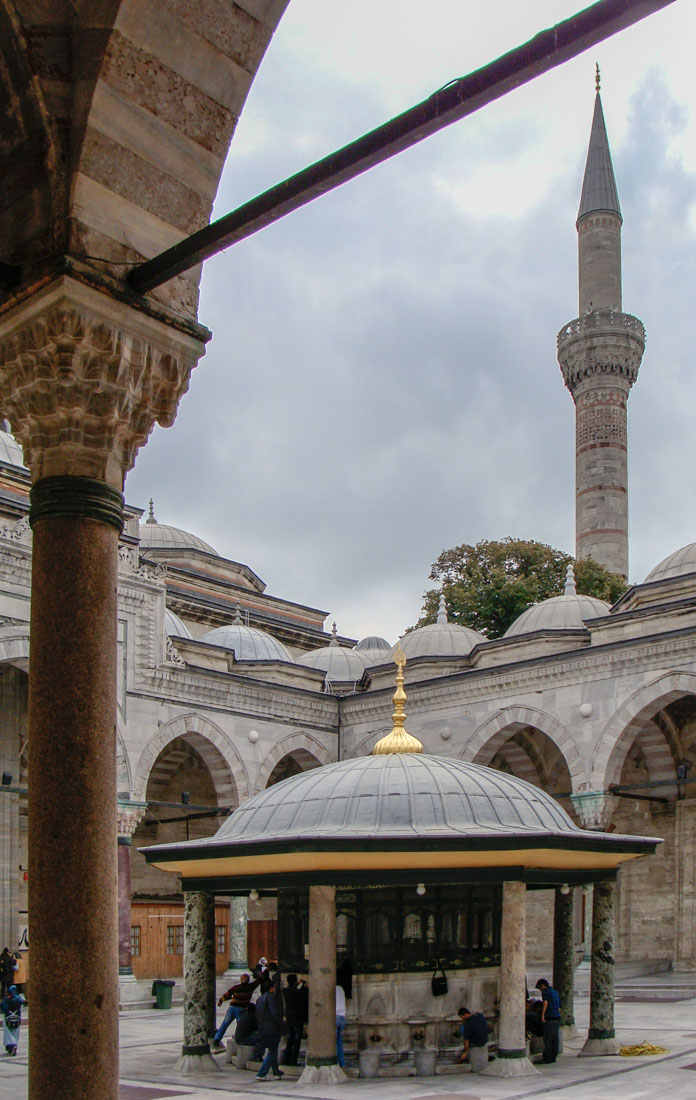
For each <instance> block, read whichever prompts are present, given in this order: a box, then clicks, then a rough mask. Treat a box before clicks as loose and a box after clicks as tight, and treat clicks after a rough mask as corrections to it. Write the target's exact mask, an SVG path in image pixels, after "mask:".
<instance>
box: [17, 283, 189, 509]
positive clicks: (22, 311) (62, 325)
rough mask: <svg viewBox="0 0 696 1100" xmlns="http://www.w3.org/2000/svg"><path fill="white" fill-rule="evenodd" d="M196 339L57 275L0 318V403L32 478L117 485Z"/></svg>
mask: <svg viewBox="0 0 696 1100" xmlns="http://www.w3.org/2000/svg"><path fill="white" fill-rule="evenodd" d="M204 351H205V347H204V344H203V343H202V342H201V341H200V340H198V339H196V338H195V337H194V336H192V335H190V334H188V333H186V332H184V331H182V330H180V329H177V328H175V327H174V326H173V325H167V324H166V323H165V322H164V321H162V320H160V319H158V318H156V317H151V316H149V315H148V314H146V313H143V312H141V311H140V310H138V309H136V308H134V307H133V306H130V305H127V304H125V303H123V302H120V301H117V300H116V299H115V298H112V297H110V296H109V295H108V294H105V293H102V292H101V291H98V290H95V289H94V288H93V287H90V286H86V285H85V284H84V283H81V282H78V281H77V280H76V279H74V278H71V277H70V276H67V275H62V276H60V277H59V278H57V279H55V280H54V281H53V282H51V283H50V284H49V285H48V286H46V287H43V288H42V289H41V290H39V291H38V292H37V293H36V294H35V295H34V296H33V297H32V298H30V299H28V300H26V301H23V302H22V303H21V304H19V305H17V306H15V307H14V308H13V309H11V310H8V311H7V312H6V313H5V314H3V315H2V316H1V317H0V408H2V410H3V413H4V415H5V416H7V418H8V419H9V421H10V425H11V428H12V431H13V433H14V435H15V437H16V439H17V440H18V442H19V443H20V444H21V445H22V447H23V449H24V457H25V460H26V462H27V465H28V466H29V467H30V469H31V472H32V480H33V481H35V482H36V481H38V480H40V479H43V478H46V477H64V476H69V477H83V478H93V479H95V480H97V481H103V482H107V483H108V484H109V485H111V486H113V487H114V488H115V489H117V490H119V491H121V490H122V489H123V482H124V478H125V475H126V473H127V471H128V470H130V469H131V467H132V466H133V464H134V462H135V457H136V455H137V453H138V450H139V448H140V447H142V446H143V444H144V443H145V442H146V440H147V438H148V436H149V434H150V432H151V431H152V428H153V427H154V425H155V423H158V424H160V425H162V427H169V426H170V425H171V424H173V423H174V419H175V417H176V413H177V408H178V405H179V401H180V399H181V397H182V396H183V394H184V393H185V392H186V390H187V389H188V384H189V377H190V374H191V371H192V370H193V368H194V367H195V366H196V364H197V362H198V360H199V359H200V358H201V356H202V355H203V354H204Z"/></svg>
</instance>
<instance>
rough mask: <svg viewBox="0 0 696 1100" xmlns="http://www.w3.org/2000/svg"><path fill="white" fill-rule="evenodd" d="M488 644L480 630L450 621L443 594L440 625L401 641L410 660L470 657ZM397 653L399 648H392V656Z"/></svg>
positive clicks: (439, 617) (438, 621) (418, 631)
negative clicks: (480, 647) (474, 649)
mask: <svg viewBox="0 0 696 1100" xmlns="http://www.w3.org/2000/svg"><path fill="white" fill-rule="evenodd" d="M485 641H486V639H485V638H484V636H483V634H479V633H478V631H477V630H472V629H471V628H470V627H468V626H460V625H459V624H458V623H450V622H448V620H447V608H446V606H445V597H444V595H442V594H441V595H440V604H439V607H438V612H437V622H435V623H430V624H429V625H428V626H420V627H418V629H417V630H412V631H411V633H410V634H405V635H404V636H403V638H402V639H401V648H402V649H403V651H404V654H405V656H406V658H407V659H408V660H409V661H413V660H414V659H415V658H416V657H466V656H467V655H468V654H469V653H471V651H472V649H473V648H474V647H475V646H477V645H479V644H480V643H481V642H485ZM395 652H396V646H395V647H394V648H393V649H392V657H393V655H394V653H395Z"/></svg>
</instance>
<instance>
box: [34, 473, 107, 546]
mask: <svg viewBox="0 0 696 1100" xmlns="http://www.w3.org/2000/svg"><path fill="white" fill-rule="evenodd" d="M56 516H79V517H84V518H88V519H95V520H97V521H98V522H99V523H105V524H106V525H107V526H109V527H115V528H116V530H117V531H118V533H119V535H120V534H121V531H122V530H123V493H119V491H118V490H117V489H113V488H112V487H111V485H107V483H106V482H105V481H97V480H95V479H94V478H91V477H68V476H65V477H44V478H41V480H40V481H37V482H36V484H34V485H32V488H31V492H30V494H29V523H30V524H31V526H32V527H33V526H34V524H35V523H37V522H38V520H40V519H54V518H55V517H56Z"/></svg>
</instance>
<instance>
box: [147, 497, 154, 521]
mask: <svg viewBox="0 0 696 1100" xmlns="http://www.w3.org/2000/svg"><path fill="white" fill-rule="evenodd" d="M145 522H146V523H157V520H156V519H155V502H154V500H153V499H152V497H150V515H149V516H148V517H147V519H146V520H145Z"/></svg>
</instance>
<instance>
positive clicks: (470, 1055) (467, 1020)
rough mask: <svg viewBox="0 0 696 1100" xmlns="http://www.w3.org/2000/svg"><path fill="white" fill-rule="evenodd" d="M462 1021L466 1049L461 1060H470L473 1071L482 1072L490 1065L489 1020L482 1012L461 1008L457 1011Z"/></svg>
mask: <svg viewBox="0 0 696 1100" xmlns="http://www.w3.org/2000/svg"><path fill="white" fill-rule="evenodd" d="M457 1015H458V1016H459V1019H460V1020H461V1021H462V1023H461V1035H462V1041H463V1044H464V1049H463V1051H462V1055H461V1061H462V1062H465V1061H467V1059H468V1061H469V1065H470V1066H471V1072H472V1073H481V1072H482V1071H483V1070H484V1069H485V1068H486V1066H487V1065H488V1022H487V1020H486V1017H485V1016H484V1015H483V1013H482V1012H472V1011H471V1009H469V1008H460V1009H459V1012H458V1013H457Z"/></svg>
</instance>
